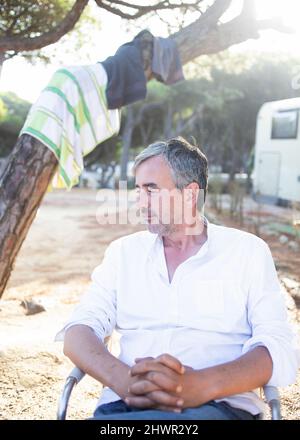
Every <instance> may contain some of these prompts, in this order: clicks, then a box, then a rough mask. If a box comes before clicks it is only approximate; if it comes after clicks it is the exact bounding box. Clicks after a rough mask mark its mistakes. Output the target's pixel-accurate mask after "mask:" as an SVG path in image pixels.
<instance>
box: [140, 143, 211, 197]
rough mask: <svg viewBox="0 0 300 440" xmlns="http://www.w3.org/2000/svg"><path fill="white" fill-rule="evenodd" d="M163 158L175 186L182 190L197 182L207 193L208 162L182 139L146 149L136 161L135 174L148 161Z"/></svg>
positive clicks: (198, 151)
mask: <svg viewBox="0 0 300 440" xmlns="http://www.w3.org/2000/svg"><path fill="white" fill-rule="evenodd" d="M155 156H162V157H163V158H164V159H165V161H166V162H167V164H168V165H169V167H170V170H171V174H172V177H173V180H174V183H175V186H176V187H177V188H178V189H180V190H182V189H183V188H184V187H186V186H187V185H188V184H190V183H192V182H196V183H198V185H199V188H200V189H202V190H203V192H204V201H205V198H206V192H207V179H208V162H207V158H206V156H205V154H204V153H203V152H202V151H201V150H200V148H199V147H197V146H195V145H191V144H190V143H189V142H187V141H186V140H185V139H183V138H182V137H177V138H173V139H170V140H168V141H166V142H163V141H158V142H154V143H153V144H150V145H149V146H148V147H147V148H145V149H144V150H143V151H142V152H141V153H139V154H138V156H137V157H136V158H135V161H134V168H133V170H134V172H136V169H137V167H138V166H139V165H140V164H141V163H142V162H144V161H145V160H147V159H150V158H151V157H155Z"/></svg>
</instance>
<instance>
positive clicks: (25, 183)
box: [0, 134, 57, 297]
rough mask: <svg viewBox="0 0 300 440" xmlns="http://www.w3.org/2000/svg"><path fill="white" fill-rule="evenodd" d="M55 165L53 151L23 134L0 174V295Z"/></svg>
mask: <svg viewBox="0 0 300 440" xmlns="http://www.w3.org/2000/svg"><path fill="white" fill-rule="evenodd" d="M56 167H57V160H56V158H55V156H54V154H53V153H52V152H51V151H50V150H49V149H48V148H47V147H45V146H44V145H43V144H41V143H40V142H39V141H38V140H36V139H34V138H32V137H31V136H29V135H26V134H25V135H22V136H21V137H20V138H19V139H18V142H17V144H16V146H15V148H14V150H13V151H12V153H11V157H10V160H9V162H8V164H7V166H6V168H5V170H4V172H3V174H2V176H1V177H0V297H1V294H2V293H3V291H4V289H5V286H6V284H7V282H8V280H9V277H10V274H11V271H12V269H13V264H14V261H15V258H16V256H17V254H18V252H19V249H20V247H21V245H22V243H23V241H24V239H25V237H26V235H27V231H28V229H29V227H30V225H31V223H32V221H33V219H34V217H35V215H36V212H37V209H38V207H39V205H40V203H41V201H42V198H43V196H44V194H45V192H46V190H47V187H48V184H49V182H50V180H51V178H52V176H53V174H54V172H55V170H56Z"/></svg>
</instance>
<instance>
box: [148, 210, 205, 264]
mask: <svg viewBox="0 0 300 440" xmlns="http://www.w3.org/2000/svg"><path fill="white" fill-rule="evenodd" d="M202 219H203V221H204V224H205V225H206V228H207V230H206V231H207V240H206V241H205V243H204V244H203V245H202V246H201V248H200V249H199V251H198V252H197V253H196V254H195V255H194V256H193V258H199V257H203V255H204V254H206V253H207V251H208V249H209V246H210V243H211V239H212V229H213V224H212V223H210V221H209V220H208V218H207V217H205V216H202ZM152 235H153V242H152V244H151V246H150V248H149V251H148V258H152V259H154V256H155V255H157V252H158V251H159V249H161V248H162V246H163V241H162V238H161V237H160V236H159V235H158V234H152ZM191 258H192V257H191Z"/></svg>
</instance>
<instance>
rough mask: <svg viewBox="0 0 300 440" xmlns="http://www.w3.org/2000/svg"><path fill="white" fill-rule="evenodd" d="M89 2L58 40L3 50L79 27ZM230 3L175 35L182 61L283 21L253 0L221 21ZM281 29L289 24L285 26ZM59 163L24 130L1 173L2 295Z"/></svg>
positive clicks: (78, 5) (76, 10)
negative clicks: (258, 12)
mask: <svg viewBox="0 0 300 440" xmlns="http://www.w3.org/2000/svg"><path fill="white" fill-rule="evenodd" d="M87 2H88V0H77V1H76V2H75V5H74V7H73V8H72V11H70V13H69V14H68V16H67V17H66V18H65V19H64V20H63V22H62V23H61V24H60V25H59V26H58V28H57V29H56V30H55V31H53V32H55V33H56V34H57V36H58V38H57V39H56V40H53V38H54V36H53V32H52V33H51V32H50V33H48V34H45V35H42V36H40V37H36V38H33V39H32V41H31V42H30V41H29V42H28V41H27V42H26V44H27V43H30V47H29V46H26V47H25V45H23V46H22V47H21V46H19V44H21V43H22V42H21V43H19V42H18V41H19V40H18V41H17V40H15V43H16V46H13V47H12V46H11V44H10V43H12V42H13V43H14V41H11V42H10V43H9V44H7V41H6V42H5V41H4V39H0V43H1V40H2V44H0V52H3V51H5V50H6V49H7V50H8V49H10V50H11V49H15V50H33V49H37V48H40V47H42V46H45V45H46V44H50V42H51V43H53V42H54V41H57V40H58V39H59V38H60V36H62V35H63V34H64V33H66V30H65V29H66V28H72V27H73V26H74V24H75V22H76V17H77V18H78V17H79V16H80V14H81V12H82V10H83V9H84V7H85V5H86V4H87ZM230 3H231V1H230V0H215V2H214V3H213V5H212V6H211V7H209V8H208V9H207V11H206V12H205V13H204V14H203V15H201V17H200V18H199V19H198V20H197V21H195V22H194V23H192V24H190V25H189V26H187V27H186V28H183V29H181V30H180V31H179V32H177V33H176V34H174V35H173V36H172V38H174V39H175V41H176V43H177V45H178V49H179V53H180V56H181V60H182V63H183V64H185V63H187V62H188V61H191V60H193V59H194V58H196V57H198V56H200V55H202V54H211V53H216V52H219V51H221V50H223V49H225V48H227V47H229V46H231V45H232V44H237V43H240V42H242V41H245V40H247V39H249V38H258V30H260V29H266V28H271V27H273V28H276V29H279V27H280V23H278V22H274V21H272V20H264V21H260V22H257V21H255V18H254V17H253V16H252V14H251V13H250V14H249V11H250V12H251V11H252V8H251V5H252V0H244V8H243V10H242V13H241V14H240V16H239V17H237V18H235V19H234V20H232V21H230V22H228V23H225V24H218V21H219V19H220V17H221V16H222V15H223V14H224V12H225V11H226V9H227V8H228V6H229V5H230ZM98 4H99V2H98ZM281 30H285V29H283V28H281ZM50 34H51V35H50ZM47 35H48V36H47ZM59 35H60V36H59ZM12 38H13V37H12ZM55 38H56V37H55ZM5 48H6V49H5ZM130 112H131V113H130ZM130 114H131V116H130ZM128 116H129V118H130V117H132V121H131V124H130V126H128V130H127V131H125V132H124V140H123V148H124V150H123V156H122V166H121V179H124V180H126V177H127V162H128V156H129V147H130V142H131V136H132V131H133V127H134V120H133V119H134V118H133V112H132V109H130V107H129V114H128ZM135 122H136V121H135ZM56 167H57V161H56V158H55V156H54V155H53V154H52V153H51V152H50V151H49V150H48V149H47V148H46V147H45V146H44V145H43V144H41V143H40V142H39V141H37V140H36V139H34V138H32V137H30V136H29V135H22V136H21V138H20V139H19V140H18V142H17V144H16V146H15V148H14V150H13V152H12V155H11V158H10V161H9V162H8V164H7V167H6V169H5V171H4V173H3V175H2V176H1V177H0V297H1V295H2V294H3V291H4V289H5V286H6V284H7V281H8V279H9V276H10V273H11V271H12V267H13V264H14V260H15V258H16V256H17V254H18V251H19V249H20V247H21V244H22V242H23V240H24V238H25V237H26V234H27V231H28V229H29V227H30V225H31V223H32V221H33V219H34V217H35V214H36V212H37V209H38V207H39V204H40V203H41V200H42V198H43V196H44V194H45V192H46V189H47V187H48V184H49V183H50V181H51V178H52V176H53V174H54V172H55V169H56Z"/></svg>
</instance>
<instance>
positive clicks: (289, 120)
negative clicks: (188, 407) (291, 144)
mask: <svg viewBox="0 0 300 440" xmlns="http://www.w3.org/2000/svg"><path fill="white" fill-rule="evenodd" d="M297 132H298V110H288V111H279V112H277V113H275V114H274V116H273V119H272V139H296V138H297Z"/></svg>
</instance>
